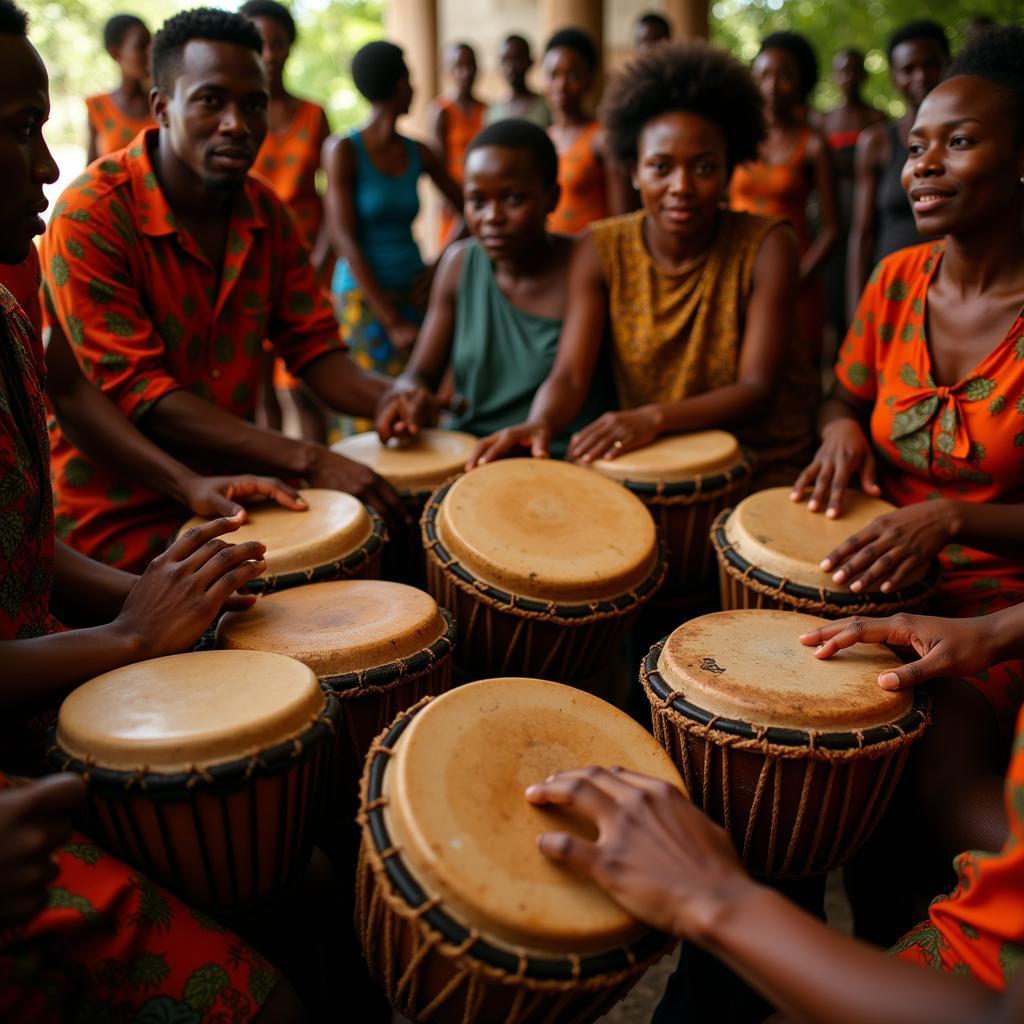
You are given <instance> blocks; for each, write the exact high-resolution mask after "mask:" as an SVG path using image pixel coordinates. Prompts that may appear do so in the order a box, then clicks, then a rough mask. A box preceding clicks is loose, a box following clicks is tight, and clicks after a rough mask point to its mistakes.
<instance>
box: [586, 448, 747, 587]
mask: <svg viewBox="0 0 1024 1024" xmlns="http://www.w3.org/2000/svg"><path fill="white" fill-rule="evenodd" d="M593 468H594V469H596V470H597V471H598V472H599V473H601V474H602V475H604V476H607V477H611V479H613V480H618V481H619V483H621V484H623V486H625V487H627V488H629V490H630V491H632V492H633V493H634V494H635V495H636V496H637V497H638V498H639V499H640V500H641V501H642V502H643V503H644V504H645V505H646V506H647V508H648V509H649V510H650V513H651V516H652V517H653V518H654V521H655V523H657V525H658V533H659V534H660V536H661V537H662V539H663V540H664V542H665V546H666V548H667V549H668V573H667V575H666V577H665V585H664V586H663V587H662V591H661V593H660V594H659V600H665V599H669V600H672V599H675V600H683V601H686V602H689V601H691V600H700V599H702V598H704V597H706V596H707V594H708V590H709V589H710V586H711V584H712V581H713V579H714V571H715V559H714V553H713V550H712V547H711V544H710V542H709V540H708V537H709V535H710V533H711V524H712V523H713V522H714V521H715V518H716V517H717V516H718V514H719V513H720V512H722V511H723V510H724V509H725V508H727V507H728V506H730V505H732V504H734V503H735V502H736V501H737V500H739V499H740V498H742V497H743V495H744V494H745V493H746V490H747V487H748V486H749V484H750V474H751V469H752V463H751V459H750V456H749V454H748V453H746V452H745V451H744V450H743V449H742V448H741V447H740V444H739V442H738V441H737V440H736V438H735V437H733V435H732V434H729V433H726V431H724V430H702V431H698V432H696V433H693V434H675V435H672V436H671V437H663V438H660V439H659V440H657V441H655V442H654V443H653V444H649V445H647V446H645V447H644V448H638V449H636V450H635V451H631V452H626V453H625V454H624V455H620V456H619V457H618V458H615V459H600V460H598V461H597V462H595V463H593Z"/></svg>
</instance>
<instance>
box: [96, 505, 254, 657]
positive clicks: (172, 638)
mask: <svg viewBox="0 0 1024 1024" xmlns="http://www.w3.org/2000/svg"><path fill="white" fill-rule="evenodd" d="M241 525H242V518H241V516H240V515H237V516H232V517H230V518H225V519H213V520H211V521H210V522H208V523H203V525H202V526H193V527H191V528H190V529H188V530H186V531H185V532H184V533H183V534H182V535H181V536H180V537H179V538H178V539H177V540H176V541H175V542H174V543H173V544H172V545H171V546H170V547H169V548H168V549H167V550H166V551H165V552H163V554H160V555H157V557H156V558H154V559H153V561H152V562H150V563H149V565H148V566H147V567H146V571H145V572H144V573H143V574H142V577H141V578H140V579H139V582H138V583H136V584H135V586H134V587H133V588H132V591H131V593H130V594H129V595H128V599H127V600H126V601H125V603H124V607H123V608H122V609H121V614H120V615H118V617H117V618H116V619H115V620H114V621H113V622H112V623H111V624H110V626H109V627H107V628H109V629H112V630H113V631H114V632H116V633H117V634H119V635H121V636H122V637H124V638H125V640H126V641H127V642H128V643H129V645H130V646H131V649H132V651H133V652H134V654H135V655H136V657H135V658H134V659H133V660H138V661H141V660H143V659H146V658H159V657H161V656H163V655H165V654H176V653H177V652H179V651H184V650H188V649H189V648H191V647H193V646H194V645H195V644H196V642H197V641H198V640H199V638H200V637H201V636H202V635H203V631H204V630H205V629H206V627H207V626H209V625H210V623H211V622H213V620H214V619H215V618H216V617H217V615H218V614H219V613H220V611H221V610H222V609H229V610H242V609H245V608H249V607H250V606H251V605H252V603H253V602H254V601H255V600H256V598H255V597H254V596H253V595H252V594H237V593H235V592H236V591H237V590H239V589H240V588H241V587H244V586H245V584H246V583H248V582H249V581H250V580H254V579H256V577H257V576H259V575H260V574H261V573H262V572H263V571H264V569H266V567H267V564H266V562H265V561H264V560H263V554H264V551H265V550H266V549H265V548H264V546H263V545H262V544H260V543H258V542H257V541H246V542H245V543H244V544H228V543H227V542H226V541H223V540H221V539H220V537H221V535H222V534H225V533H231V532H232V531H233V530H237V529H238V527H239V526H241Z"/></svg>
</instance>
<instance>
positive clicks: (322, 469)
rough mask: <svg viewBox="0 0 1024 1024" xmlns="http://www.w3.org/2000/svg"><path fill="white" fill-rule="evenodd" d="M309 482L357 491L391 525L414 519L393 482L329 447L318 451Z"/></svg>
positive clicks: (315, 484) (335, 488)
mask: <svg viewBox="0 0 1024 1024" xmlns="http://www.w3.org/2000/svg"><path fill="white" fill-rule="evenodd" d="M309 482H310V484H312V486H313V487H326V488H327V489H328V490H332V491H346V492H347V493H348V494H353V495H355V497H357V498H358V499H359V500H360V501H364V502H366V504H367V505H369V506H370V507H371V508H372V509H374V511H376V512H378V513H379V514H380V515H382V516H383V517H384V519H385V521H386V522H387V524H388V526H390V527H392V528H394V527H397V526H399V525H401V524H405V523H409V522H410V521H411V520H410V519H409V512H408V510H407V509H406V507H405V505H404V504H403V502H402V499H401V497H399V494H398V491H396V490H395V489H394V488H393V487H392V486H391V484H389V483H388V482H387V481H386V480H385V479H383V478H382V477H379V476H377V474H376V473H374V471H373V470H372V469H370V468H369V467H368V466H364V465H363V464H362V463H361V462H354V461H353V460H352V459H346V458H345V456H344V455H339V454H338V453H337V452H332V451H331V450H330V449H329V448H323V449H321V450H320V451H319V452H318V454H317V457H316V459H315V461H314V463H313V467H312V470H311V471H310V473H309Z"/></svg>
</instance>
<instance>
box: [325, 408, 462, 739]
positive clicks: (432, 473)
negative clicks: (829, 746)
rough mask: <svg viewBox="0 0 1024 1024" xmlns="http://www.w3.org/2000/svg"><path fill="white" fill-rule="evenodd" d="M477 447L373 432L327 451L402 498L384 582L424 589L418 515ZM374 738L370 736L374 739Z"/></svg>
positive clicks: (449, 437)
mask: <svg viewBox="0 0 1024 1024" xmlns="http://www.w3.org/2000/svg"><path fill="white" fill-rule="evenodd" d="M476 446H477V438H475V437H474V436H473V435H472V434H464V433H461V432H460V431H457V430H438V429H433V428H428V429H424V430H421V431H420V432H419V434H417V435H416V437H415V438H412V439H410V440H408V441H402V442H401V443H396V442H394V441H391V442H389V443H388V444H382V443H381V440H380V438H379V437H378V436H377V434H376V432H375V431H368V432H367V433H364V434H353V435H352V436H351V437H346V438H343V439H342V440H341V441H338V443H337V444H334V445H332V446H331V450H332V451H335V452H337V453H338V454H339V455H344V456H345V458H347V459H352V460H353V461H354V462H361V463H362V464H363V465H364V466H369V467H370V469H372V470H373V471H374V472H375V473H376V474H377V475H378V476H382V477H383V478H384V479H385V480H387V482H388V483H389V484H391V486H392V487H394V489H395V490H396V491H398V493H399V495H400V496H401V498H402V501H403V502H404V503H405V508H406V511H407V512H408V513H409V516H410V518H411V520H412V522H411V523H410V524H409V525H408V526H402V527H399V528H398V532H397V534H396V535H395V536H393V537H391V539H390V542H389V543H388V545H387V547H386V548H385V549H384V557H383V560H382V563H381V575H382V576H383V577H384V579H386V580H394V581H395V582H397V583H408V584H410V585H412V586H414V587H425V586H426V579H427V576H426V572H427V569H426V562H425V560H424V554H423V540H422V538H421V536H420V525H419V523H420V516H422V515H423V509H424V507H425V506H426V504H427V500H428V499H429V498H430V495H431V494H433V492H434V491H436V490H437V488H438V487H440V486H441V484H443V483H445V482H446V481H448V480H450V479H451V478H452V477H454V476H457V475H458V474H459V473H461V472H462V471H463V470H464V469H465V468H466V463H467V462H468V461H469V459H470V456H471V455H472V454H473V452H474V451H475V449H476ZM374 735H376V733H375V734H374Z"/></svg>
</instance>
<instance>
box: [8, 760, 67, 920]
mask: <svg viewBox="0 0 1024 1024" xmlns="http://www.w3.org/2000/svg"><path fill="white" fill-rule="evenodd" d="M84 797H85V784H84V783H83V782H82V780H81V779H80V778H79V777H78V776H77V775H70V774H67V773H64V774H60V775H48V776H47V777H46V778H43V779H38V780H36V779H32V780H31V781H26V782H24V783H23V784H19V785H14V786H12V787H11V788H9V789H2V790H0V932H3V931H4V929H6V928H13V927H16V926H18V925H23V924H27V923H28V921H29V920H31V919H32V918H33V917H35V915H36V914H38V913H39V912H40V911H41V910H43V909H44V908H45V907H46V905H47V903H48V902H49V895H48V893H47V887H48V885H49V883H50V882H52V881H53V879H54V878H55V877H56V876H57V864H56V862H55V861H54V856H53V855H54V853H55V852H56V851H57V849H58V848H59V847H60V846H62V845H63V844H64V843H66V842H67V841H68V839H70V838H71V813H72V811H74V809H75V808H76V807H77V806H78V805H79V804H80V803H81V802H82V800H83V799H84Z"/></svg>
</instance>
